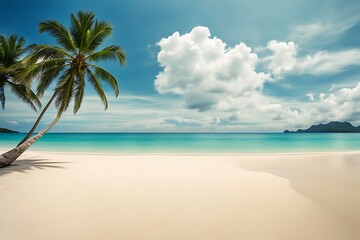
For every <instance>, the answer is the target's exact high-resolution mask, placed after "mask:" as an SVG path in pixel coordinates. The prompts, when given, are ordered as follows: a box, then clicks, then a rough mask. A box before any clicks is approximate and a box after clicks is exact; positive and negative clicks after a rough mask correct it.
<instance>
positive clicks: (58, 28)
mask: <svg viewBox="0 0 360 240" xmlns="http://www.w3.org/2000/svg"><path fill="white" fill-rule="evenodd" d="M39 32H40V33H42V32H48V33H49V34H50V35H51V36H53V37H54V38H55V39H56V40H57V42H58V43H59V44H60V45H61V46H63V47H64V48H65V49H66V50H68V51H71V52H73V53H75V52H76V47H75V43H74V41H73V39H72V38H71V35H70V32H69V31H68V30H67V29H66V27H64V26H63V25H62V24H61V23H59V22H56V21H53V20H48V21H45V22H41V23H39Z"/></svg>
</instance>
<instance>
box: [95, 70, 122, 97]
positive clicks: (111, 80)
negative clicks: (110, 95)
mask: <svg viewBox="0 0 360 240" xmlns="http://www.w3.org/2000/svg"><path fill="white" fill-rule="evenodd" d="M89 66H91V67H92V68H93V69H94V70H95V75H96V76H97V77H98V78H100V79H101V80H103V81H105V82H107V83H108V84H109V85H110V86H111V87H112V89H113V90H114V91H115V96H116V97H117V96H118V95H119V87H118V84H117V81H116V79H115V77H114V76H113V75H111V73H109V72H108V71H106V70H105V69H103V68H101V67H98V66H95V65H93V64H91V65H89Z"/></svg>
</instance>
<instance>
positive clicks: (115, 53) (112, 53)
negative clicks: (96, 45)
mask: <svg viewBox="0 0 360 240" xmlns="http://www.w3.org/2000/svg"><path fill="white" fill-rule="evenodd" d="M87 58H88V59H90V60H91V61H104V60H105V61H106V60H119V62H120V64H121V65H124V64H125V61H126V56H125V53H124V51H123V50H122V49H121V47H119V46H115V45H111V46H108V47H105V48H104V49H102V50H101V51H98V52H95V53H92V54H90V55H89V56H88V57H87Z"/></svg>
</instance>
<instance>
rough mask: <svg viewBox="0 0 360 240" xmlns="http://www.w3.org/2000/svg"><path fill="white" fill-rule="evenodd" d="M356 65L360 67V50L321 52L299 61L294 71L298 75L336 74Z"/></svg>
mask: <svg viewBox="0 0 360 240" xmlns="http://www.w3.org/2000/svg"><path fill="white" fill-rule="evenodd" d="M355 65H360V49H350V50H343V51H338V52H327V51H321V52H317V53H316V54H314V55H308V56H306V57H304V58H300V59H298V60H297V64H296V68H295V70H294V71H295V72H296V73H297V74H312V75H322V74H334V73H339V72H342V71H344V70H345V69H346V68H347V67H350V66H355Z"/></svg>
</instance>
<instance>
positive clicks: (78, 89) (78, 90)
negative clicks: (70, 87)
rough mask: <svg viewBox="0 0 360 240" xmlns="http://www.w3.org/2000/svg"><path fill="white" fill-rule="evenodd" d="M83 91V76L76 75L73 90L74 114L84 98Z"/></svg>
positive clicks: (81, 74) (80, 74)
mask: <svg viewBox="0 0 360 240" xmlns="http://www.w3.org/2000/svg"><path fill="white" fill-rule="evenodd" d="M84 89H85V81H84V74H83V73H79V74H77V77H76V81H75V89H74V101H75V102H74V111H73V112H74V114H76V113H77V111H79V109H80V107H81V103H82V101H83V98H84Z"/></svg>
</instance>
